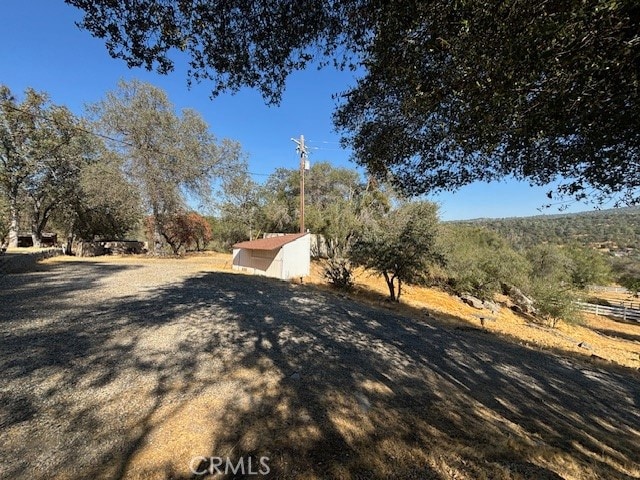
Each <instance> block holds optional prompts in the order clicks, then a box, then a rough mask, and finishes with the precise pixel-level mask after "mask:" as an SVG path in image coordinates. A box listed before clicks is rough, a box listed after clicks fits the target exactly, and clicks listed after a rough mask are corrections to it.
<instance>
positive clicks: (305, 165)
mask: <svg viewBox="0 0 640 480" xmlns="http://www.w3.org/2000/svg"><path fill="white" fill-rule="evenodd" d="M291 140H292V141H293V142H294V143H296V144H297V145H298V146H297V147H296V152H298V154H300V233H305V230H304V171H305V170H308V169H309V162H308V160H307V147H305V145H304V135H300V140H296V139H295V138H292V139H291Z"/></svg>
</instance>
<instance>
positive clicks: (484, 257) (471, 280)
mask: <svg viewBox="0 0 640 480" xmlns="http://www.w3.org/2000/svg"><path fill="white" fill-rule="evenodd" d="M439 241H440V243H441V244H442V246H441V248H442V250H443V251H444V252H445V258H446V264H447V266H446V269H445V272H444V275H445V277H446V283H447V286H448V287H449V288H450V289H451V290H453V291H454V292H455V293H456V294H458V295H459V294H462V293H470V294H472V295H475V296H476V297H479V298H481V299H483V300H484V299H491V298H492V297H493V295H494V294H495V293H498V292H499V291H500V290H501V287H502V285H503V284H507V285H512V286H516V287H518V288H523V287H524V286H525V285H526V283H527V278H528V273H529V264H528V262H527V260H526V259H525V258H524V257H523V256H522V255H520V254H519V253H518V252H516V251H515V250H514V249H513V248H512V247H511V246H510V245H509V244H508V242H507V241H506V240H505V239H504V238H502V237H501V236H500V235H498V234H497V233H496V232H493V231H491V230H488V229H485V228H476V227H471V226H466V225H448V226H447V228H446V229H445V230H444V231H443V234H442V235H441V236H440V238H439Z"/></svg>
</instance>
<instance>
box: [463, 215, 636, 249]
mask: <svg viewBox="0 0 640 480" xmlns="http://www.w3.org/2000/svg"><path fill="white" fill-rule="evenodd" d="M452 223H455V224H463V225H475V226H479V227H485V228H488V229H490V230H494V231H496V232H498V233H499V234H500V235H501V236H503V237H504V238H506V239H507V240H509V242H510V243H511V244H512V245H513V246H514V247H516V248H518V249H525V248H530V247H533V246H535V245H539V244H542V243H550V244H556V245H566V244H569V243H575V244H578V245H580V246H583V247H587V246H589V247H599V246H602V247H605V248H609V249H612V250H621V249H625V248H632V249H635V250H638V251H640V207H632V208H615V209H609V210H596V211H591V212H583V213H571V214H563V215H539V216H535V217H517V218H496V219H477V220H463V221H459V222H452Z"/></svg>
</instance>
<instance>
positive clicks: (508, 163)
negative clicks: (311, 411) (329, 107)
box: [66, 0, 640, 203]
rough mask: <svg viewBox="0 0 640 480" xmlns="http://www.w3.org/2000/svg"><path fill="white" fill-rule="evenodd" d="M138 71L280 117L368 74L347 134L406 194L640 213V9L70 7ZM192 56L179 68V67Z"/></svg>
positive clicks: (89, 1)
mask: <svg viewBox="0 0 640 480" xmlns="http://www.w3.org/2000/svg"><path fill="white" fill-rule="evenodd" d="M66 2H67V3H69V4H71V5H74V6H76V7H78V8H80V9H82V10H83V11H84V18H83V20H82V22H80V25H81V26H82V27H83V28H85V29H87V30H89V31H90V32H91V33H92V34H93V35H95V36H97V37H99V38H103V39H104V40H105V42H106V45H107V48H108V50H109V52H110V53H111V55H112V56H114V57H116V58H121V59H123V60H125V61H126V62H127V64H128V65H129V66H143V67H145V68H147V69H156V70H157V71H159V72H161V73H167V72H169V71H171V70H172V69H173V66H174V63H173V62H174V60H173V58H174V57H175V56H176V54H180V55H182V54H186V55H187V57H188V59H189V65H190V69H189V72H188V77H189V82H191V81H192V80H195V81H201V80H206V81H211V82H212V83H213V93H214V94H218V93H220V92H222V91H224V90H227V89H229V90H231V91H237V90H238V89H239V88H241V87H243V86H249V87H253V88H257V89H258V90H260V91H261V93H262V95H263V96H264V98H265V99H266V100H267V101H268V102H272V103H274V102H275V103H277V102H278V101H279V100H280V98H281V95H282V92H283V89H284V87H285V81H286V78H287V76H288V75H289V74H290V73H291V72H293V71H295V70H299V69H303V68H306V67H308V66H309V65H320V66H326V65H334V66H336V67H338V68H351V69H353V70H357V71H358V72H359V73H360V74H361V76H360V78H359V80H358V81H357V83H356V84H355V85H354V86H353V87H352V88H350V89H349V90H348V91H346V92H342V94H341V95H340V96H339V98H340V105H339V107H338V109H337V111H336V112H335V116H334V120H335V123H336V126H337V127H338V128H339V129H341V131H342V132H343V134H344V142H345V145H349V146H351V147H352V148H353V151H354V156H355V159H356V160H357V161H358V162H359V163H360V164H361V165H364V166H366V167H367V168H368V169H369V170H370V171H371V172H373V173H376V174H378V175H379V176H381V177H386V176H387V175H388V174H389V173H391V174H393V177H394V179H395V182H396V183H397V184H398V185H399V186H401V187H402V188H403V189H404V190H405V192H408V193H413V194H420V193H424V192H429V191H433V190H438V189H445V190H448V189H455V188H458V187H460V186H462V185H465V184H468V183H470V182H473V181H476V180H484V181H488V180H494V179H500V178H503V177H505V176H514V177H516V178H519V179H524V180H527V181H529V182H531V183H533V184H540V185H544V184H547V183H549V182H551V181H553V180H556V179H558V178H559V179H561V181H562V182H563V183H561V184H560V187H559V188H558V189H557V191H556V192H555V193H556V194H560V195H569V196H572V197H576V198H579V199H591V200H595V201H604V200H605V199H607V198H610V197H614V198H616V199H617V200H618V201H619V202H621V203H637V202H638V201H639V200H640V199H639V195H638V187H639V186H640V185H639V184H640V162H639V154H640V115H639V108H638V107H639V105H638V102H639V98H640V97H639V92H640V77H639V72H640V5H639V4H638V3H637V2H636V1H635V0H620V1H614V0H589V1H582V0H556V1H551V2H549V1H541V0H536V1H530V2H518V1H515V0H510V1H506V2H493V1H489V0H479V1H461V2H447V1H444V0H435V1H432V2H423V1H419V0H413V1H397V0H396V1H391V2H380V1H377V0H356V1H351V0H350V1H346V0H332V1H327V2H286V1H283V0H277V1H267V0H257V1H253V0H252V1H248V0H241V1H237V2H221V1H215V2H209V1H203V0H180V1H178V0H162V1H160V0H139V1H137V2H135V3H129V2H113V1H111V0H66ZM177 52H182V53H177Z"/></svg>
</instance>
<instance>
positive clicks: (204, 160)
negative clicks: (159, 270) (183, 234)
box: [91, 81, 240, 251]
mask: <svg viewBox="0 0 640 480" xmlns="http://www.w3.org/2000/svg"><path fill="white" fill-rule="evenodd" d="M91 112H92V113H93V115H94V116H95V119H96V126H97V127H98V128H99V129H100V130H101V132H102V133H103V134H106V135H107V136H109V137H111V138H114V139H115V140H116V141H115V142H110V145H109V146H110V147H111V148H112V149H113V150H114V151H116V152H118V153H119V154H120V155H121V156H122V157H123V158H125V159H126V163H125V166H126V172H127V174H128V175H129V177H130V178H131V179H132V180H133V181H134V182H135V183H136V184H137V185H138V187H139V189H140V192H141V194H142V197H143V199H144V201H145V203H146V207H147V209H148V211H149V212H150V213H151V215H152V216H153V217H154V222H153V226H154V228H155V229H156V231H155V234H154V242H153V243H154V250H156V251H158V250H159V249H160V248H161V244H162V239H163V238H164V239H165V240H166V238H167V237H168V236H169V237H170V236H171V235H170V234H169V232H165V231H164V228H165V222H164V219H168V218H171V216H172V215H174V214H177V213H179V212H180V211H181V210H183V209H184V203H185V202H184V197H183V194H184V192H188V193H189V194H191V195H192V196H193V197H194V198H200V199H208V197H209V195H210V191H211V181H212V178H213V177H217V176H221V175H224V174H225V173H226V172H228V171H231V170H233V168H232V166H233V165H234V164H236V163H238V161H239V159H240V147H239V145H238V144H237V143H235V142H232V141H229V140H223V141H222V142H220V143H218V142H217V141H216V139H215V137H214V136H213V135H212V134H211V133H210V132H209V130H208V126H207V124H206V123H205V121H204V120H203V119H202V118H201V117H200V115H199V114H198V113H196V112H195V111H193V110H184V111H183V112H182V115H181V116H178V115H176V113H175V112H174V107H173V105H172V104H171V103H170V102H169V99H168V98H167V96H166V94H165V92H164V91H162V90H160V89H158V88H156V87H153V86H152V85H149V84H145V83H142V82H138V81H132V82H125V81H121V82H120V83H119V85H118V89H117V90H116V91H113V92H109V93H107V95H106V97H105V99H104V100H102V101H101V102H99V103H97V104H96V105H93V106H92V107H91ZM167 228H168V227H167Z"/></svg>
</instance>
